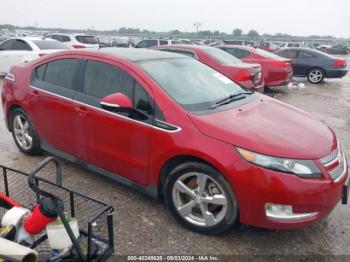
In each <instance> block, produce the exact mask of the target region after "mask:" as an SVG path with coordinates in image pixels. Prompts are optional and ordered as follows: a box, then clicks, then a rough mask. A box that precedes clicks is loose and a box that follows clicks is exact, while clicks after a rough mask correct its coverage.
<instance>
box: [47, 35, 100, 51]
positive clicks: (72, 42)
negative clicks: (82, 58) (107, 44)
mask: <svg viewBox="0 0 350 262" xmlns="http://www.w3.org/2000/svg"><path fill="white" fill-rule="evenodd" d="M45 37H48V38H52V39H55V40H57V41H60V42H62V43H65V44H66V45H68V46H71V47H73V48H93V49H98V48H99V47H100V45H99V41H98V38H97V37H96V36H94V35H84V34H61V33H52V34H46V35H45Z"/></svg>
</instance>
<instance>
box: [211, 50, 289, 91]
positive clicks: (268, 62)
mask: <svg viewBox="0 0 350 262" xmlns="http://www.w3.org/2000/svg"><path fill="white" fill-rule="evenodd" d="M218 48H220V49H222V50H224V51H226V52H227V53H229V54H231V55H233V56H234V57H236V58H239V59H241V60H242V61H243V62H245V63H253V64H260V65H261V67H262V72H263V76H264V80H265V85H266V86H268V87H274V86H283V85H286V84H287V83H288V82H289V81H290V80H291V78H292V76H293V68H292V66H291V60H290V59H286V58H283V57H280V56H278V55H275V54H273V53H270V52H268V51H265V50H262V49H259V48H256V49H255V48H253V47H249V46H236V45H223V46H219V47H218Z"/></svg>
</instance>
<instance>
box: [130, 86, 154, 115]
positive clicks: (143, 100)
mask: <svg viewBox="0 0 350 262" xmlns="http://www.w3.org/2000/svg"><path fill="white" fill-rule="evenodd" d="M134 106H135V108H137V109H138V110H141V111H143V112H145V113H146V114H149V115H151V114H153V108H152V105H151V103H150V98H149V96H148V94H147V93H146V91H145V90H144V89H143V88H142V87H141V86H140V85H139V84H138V83H136V84H135V97H134Z"/></svg>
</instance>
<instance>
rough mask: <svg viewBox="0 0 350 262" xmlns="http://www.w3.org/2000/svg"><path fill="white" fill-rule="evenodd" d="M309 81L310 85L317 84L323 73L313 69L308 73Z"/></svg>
mask: <svg viewBox="0 0 350 262" xmlns="http://www.w3.org/2000/svg"><path fill="white" fill-rule="evenodd" d="M309 79H310V81H311V82H312V83H318V82H320V81H321V80H322V79H323V73H322V72H321V71H320V70H319V69H313V70H312V71H311V72H310V73H309Z"/></svg>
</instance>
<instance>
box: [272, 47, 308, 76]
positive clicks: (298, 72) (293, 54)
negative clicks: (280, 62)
mask: <svg viewBox="0 0 350 262" xmlns="http://www.w3.org/2000/svg"><path fill="white" fill-rule="evenodd" d="M298 52H299V51H298V50H297V49H285V50H281V51H278V52H277V55H279V56H282V57H284V58H288V59H291V60H292V63H291V64H292V66H293V75H295V76H302V75H303V74H302V69H301V67H300V65H299V63H298V62H299V61H298V60H297V56H298Z"/></svg>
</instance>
